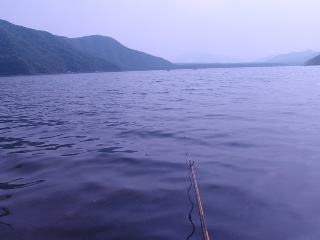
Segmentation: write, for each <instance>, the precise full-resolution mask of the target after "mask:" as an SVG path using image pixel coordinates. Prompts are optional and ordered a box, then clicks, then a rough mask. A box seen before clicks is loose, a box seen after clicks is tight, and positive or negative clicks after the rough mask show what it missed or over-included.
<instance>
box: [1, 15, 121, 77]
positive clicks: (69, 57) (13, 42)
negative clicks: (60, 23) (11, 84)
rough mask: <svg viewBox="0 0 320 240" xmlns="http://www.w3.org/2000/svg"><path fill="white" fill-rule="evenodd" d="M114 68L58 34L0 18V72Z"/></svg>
mask: <svg viewBox="0 0 320 240" xmlns="http://www.w3.org/2000/svg"><path fill="white" fill-rule="evenodd" d="M117 70H120V69H119V67H118V66H116V65H115V64H112V63H109V62H108V61H106V60H105V59H99V58H97V57H92V56H89V55H88V54H86V53H83V52H81V51H79V50H78V49H76V48H75V47H73V46H72V45H70V44H69V43H67V42H66V41H65V40H64V39H63V38H61V37H58V36H55V35H52V34H50V33H48V32H44V31H37V30H33V29H29V28H25V27H21V26H17V25H14V24H11V23H9V22H7V21H3V20H0V75H15V74H38V73H65V72H67V71H72V72H92V71H117Z"/></svg>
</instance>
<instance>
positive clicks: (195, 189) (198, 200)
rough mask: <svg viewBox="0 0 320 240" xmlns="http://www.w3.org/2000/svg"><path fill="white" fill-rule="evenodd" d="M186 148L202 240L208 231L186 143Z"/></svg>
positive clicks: (207, 235)
mask: <svg viewBox="0 0 320 240" xmlns="http://www.w3.org/2000/svg"><path fill="white" fill-rule="evenodd" d="M186 150H187V155H188V157H189V163H187V164H188V166H189V169H191V176H192V180H193V185H194V191H195V194H196V199H197V204H198V212H199V217H200V223H201V229H202V234H203V239H204V240H210V238H209V233H208V230H207V227H206V222H205V219H204V213H203V209H202V204H201V199H200V193H199V188H198V184H197V179H196V174H195V172H194V168H193V165H194V161H192V159H191V155H190V152H189V149H188V146H187V145H186Z"/></svg>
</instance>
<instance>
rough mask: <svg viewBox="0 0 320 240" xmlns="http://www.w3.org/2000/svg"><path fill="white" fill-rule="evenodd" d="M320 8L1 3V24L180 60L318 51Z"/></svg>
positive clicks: (231, 2)
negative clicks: (103, 40)
mask: <svg viewBox="0 0 320 240" xmlns="http://www.w3.org/2000/svg"><path fill="white" fill-rule="evenodd" d="M319 10H320V0H87V1H84V0H0V18H1V19H3V20H7V21H9V22H12V23H14V24H17V25H23V26H25V27H29V28H33V29H39V30H45V31H48V32H51V33H53V34H55V35H62V36H67V37H80V36H85V35H94V34H99V35H105V36H110V37H113V38H115V39H116V40H118V41H119V42H121V43H122V44H124V45H126V46H128V47H130V48H133V49H137V50H140V51H144V52H147V53H150V54H153V55H157V56H161V57H164V58H166V59H168V60H174V59H176V58H177V57H178V56H180V55H182V54H184V53H188V52H199V53H210V54H215V55H222V56H228V57H233V58H238V59H244V60H253V59H257V58H261V57H265V56H269V55H274V54H281V53H287V52H293V51H304V50H307V49H312V50H316V51H320V15H319Z"/></svg>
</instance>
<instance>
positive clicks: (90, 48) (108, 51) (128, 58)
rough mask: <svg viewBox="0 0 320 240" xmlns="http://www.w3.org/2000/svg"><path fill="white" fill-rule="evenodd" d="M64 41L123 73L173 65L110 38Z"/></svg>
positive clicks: (95, 37) (94, 37)
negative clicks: (114, 65)
mask: <svg viewBox="0 0 320 240" xmlns="http://www.w3.org/2000/svg"><path fill="white" fill-rule="evenodd" d="M66 41H67V42H69V43H70V44H72V45H73V46H74V47H76V48H77V49H79V50H81V51H83V52H85V53H87V54H90V55H92V56H96V57H99V58H103V59H105V60H107V61H109V62H112V63H114V64H116V65H117V66H119V67H120V68H121V69H122V70H125V71H131V70H157V69H171V68H173V64H172V63H171V62H169V61H167V60H165V59H163V58H160V57H155V56H152V55H149V54H147V53H143V52H140V51H137V50H133V49H130V48H127V47H125V46H124V45H122V44H121V43H119V42H118V41H116V40H115V39H113V38H110V37H105V36H99V35H95V36H87V37H80V38H66Z"/></svg>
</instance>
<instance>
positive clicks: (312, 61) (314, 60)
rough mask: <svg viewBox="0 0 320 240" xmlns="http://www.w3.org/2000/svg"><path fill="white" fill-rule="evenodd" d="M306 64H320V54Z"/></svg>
mask: <svg viewBox="0 0 320 240" xmlns="http://www.w3.org/2000/svg"><path fill="white" fill-rule="evenodd" d="M305 65H309V66H313V65H320V55H318V56H316V57H314V58H311V59H309V60H308V61H307V62H306V63H305Z"/></svg>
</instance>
